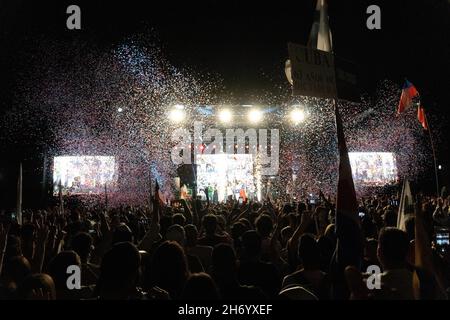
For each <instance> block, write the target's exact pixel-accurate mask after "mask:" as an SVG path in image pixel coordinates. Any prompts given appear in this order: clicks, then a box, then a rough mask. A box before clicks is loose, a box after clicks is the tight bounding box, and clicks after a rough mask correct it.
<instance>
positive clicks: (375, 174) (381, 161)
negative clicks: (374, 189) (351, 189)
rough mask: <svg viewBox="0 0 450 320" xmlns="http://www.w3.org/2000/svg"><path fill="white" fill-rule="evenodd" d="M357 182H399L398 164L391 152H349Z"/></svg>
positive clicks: (378, 183) (371, 184)
mask: <svg viewBox="0 0 450 320" xmlns="http://www.w3.org/2000/svg"><path fill="white" fill-rule="evenodd" d="M348 155H349V159H350V165H351V167H352V175H353V180H354V182H355V184H357V185H358V184H359V185H367V186H383V185H386V184H391V183H395V182H397V165H396V163H395V156H394V154H393V153H391V152H349V153H348Z"/></svg>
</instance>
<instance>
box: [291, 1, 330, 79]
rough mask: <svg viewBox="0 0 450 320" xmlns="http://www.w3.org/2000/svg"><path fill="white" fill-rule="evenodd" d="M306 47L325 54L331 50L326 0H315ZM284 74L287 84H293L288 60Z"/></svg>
mask: <svg viewBox="0 0 450 320" xmlns="http://www.w3.org/2000/svg"><path fill="white" fill-rule="evenodd" d="M308 47H310V48H313V49H318V50H322V51H326V52H331V51H332V50H333V41H332V39H331V30H330V26H329V24H328V10H327V4H326V0H317V4H316V11H315V12H314V22H313V25H312V27H311V32H310V34H309V39H308ZM284 72H285V74H286V78H287V80H288V82H289V83H290V84H291V85H292V84H294V82H293V80H292V64H291V60H289V59H288V60H286V62H285V64H284Z"/></svg>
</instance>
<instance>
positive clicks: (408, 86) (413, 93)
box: [397, 80, 419, 114]
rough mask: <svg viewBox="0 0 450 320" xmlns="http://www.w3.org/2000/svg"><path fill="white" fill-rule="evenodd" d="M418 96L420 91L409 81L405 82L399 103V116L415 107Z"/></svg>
mask: <svg viewBox="0 0 450 320" xmlns="http://www.w3.org/2000/svg"><path fill="white" fill-rule="evenodd" d="M418 96H419V91H417V89H416V87H415V86H414V85H413V84H412V83H411V82H409V81H408V80H405V84H404V85H403V89H402V94H401V96H400V101H399V103H398V108H397V114H400V113H402V112H404V111H405V110H406V109H408V108H409V107H411V106H412V105H413V99H414V98H416V97H418Z"/></svg>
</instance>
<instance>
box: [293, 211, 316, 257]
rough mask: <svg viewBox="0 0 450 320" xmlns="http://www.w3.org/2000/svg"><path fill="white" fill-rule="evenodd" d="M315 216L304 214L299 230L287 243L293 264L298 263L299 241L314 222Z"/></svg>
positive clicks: (296, 230)
mask: <svg viewBox="0 0 450 320" xmlns="http://www.w3.org/2000/svg"><path fill="white" fill-rule="evenodd" d="M313 215H314V214H313V213H312V212H311V211H304V212H303V214H302V220H301V222H300V224H299V225H298V227H297V229H295V231H294V234H293V235H292V236H291V238H290V239H289V240H288V242H287V250H288V259H289V262H290V263H293V262H294V261H295V262H297V247H298V240H299V239H300V237H301V236H302V235H303V234H304V233H305V232H306V230H307V229H308V227H309V225H310V223H311V222H312V220H313Z"/></svg>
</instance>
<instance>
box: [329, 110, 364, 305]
mask: <svg viewBox="0 0 450 320" xmlns="http://www.w3.org/2000/svg"><path fill="white" fill-rule="evenodd" d="M335 115H336V131H337V140H338V141H337V142H338V149H339V171H338V175H339V176H338V187H337V199H336V227H335V229H336V236H337V246H336V251H335V253H334V259H333V261H332V266H333V267H332V269H331V270H332V276H333V277H334V278H335V282H336V284H335V286H334V289H333V291H334V293H333V294H334V296H335V297H336V298H339V299H347V298H348V295H349V291H348V288H347V285H346V281H345V276H344V270H345V268H346V267H347V266H355V267H356V268H357V269H360V267H361V261H362V253H363V237H362V233H361V228H360V222H359V216H358V202H357V200H356V192H355V185H354V183H353V176H352V169H351V166H350V160H349V158H348V150H347V144H346V142H345V136H344V129H343V125H342V120H341V116H340V114H339V110H338V106H337V103H336V104H335Z"/></svg>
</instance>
